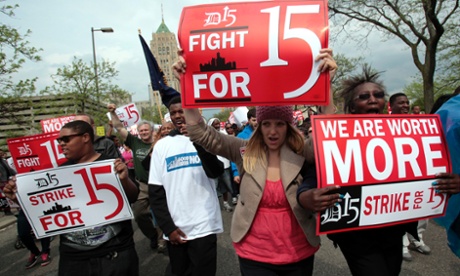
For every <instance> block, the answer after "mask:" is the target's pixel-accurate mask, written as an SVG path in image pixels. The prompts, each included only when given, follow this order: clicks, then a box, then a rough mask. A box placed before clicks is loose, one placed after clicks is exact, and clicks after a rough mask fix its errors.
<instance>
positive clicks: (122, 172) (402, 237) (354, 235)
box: [0, 49, 460, 275]
mask: <svg viewBox="0 0 460 276" xmlns="http://www.w3.org/2000/svg"><path fill="white" fill-rule="evenodd" d="M317 60H318V61H320V63H321V65H320V66H319V68H320V69H319V70H321V72H326V71H328V72H329V74H331V79H332V77H333V75H334V74H335V71H336V68H337V65H336V63H335V60H334V59H333V58H332V51H331V50H330V49H322V50H321V52H320V55H319V56H318V57H317ZM185 68H186V66H185V59H184V58H183V57H182V56H181V57H180V60H179V61H178V62H176V64H175V65H174V70H175V73H176V76H177V77H178V78H180V75H181V74H183V73H185ZM339 94H340V95H341V98H342V99H343V100H344V110H343V112H344V113H345V114H374V115H375V116H379V114H383V113H384V109H385V107H386V103H387V102H386V99H387V98H388V95H387V92H386V90H385V86H384V85H383V83H382V82H381V80H380V75H379V74H378V73H375V72H372V71H371V70H370V68H368V67H364V68H363V72H362V73H360V74H357V75H355V76H351V77H350V78H348V79H346V80H345V81H344V83H343V88H342V90H341V91H340V92H339ZM451 97H455V95H452V96H449V97H448V98H446V101H447V100H449V99H450V98H451ZM457 97H458V96H457ZM440 105H442V103H440V104H439V106H440ZM439 106H435V107H434V108H439ZM167 107H168V111H169V113H170V118H171V121H170V122H166V121H165V122H163V123H162V125H161V126H160V127H159V128H158V129H157V130H155V129H154V127H153V126H152V124H150V123H149V122H141V123H139V124H138V127H137V129H138V131H139V135H138V136H135V135H133V134H131V133H130V132H129V131H128V130H127V129H126V128H124V126H123V124H122V123H121V121H120V119H119V118H118V116H117V114H116V112H115V109H116V106H115V105H113V104H109V105H108V111H109V112H110V114H111V121H110V126H111V129H116V130H117V135H113V133H112V132H111V131H110V132H109V133H108V135H107V137H97V136H96V135H95V132H94V121H93V119H92V118H91V116H88V115H86V114H79V115H77V116H76V118H75V121H73V122H70V123H68V124H66V125H64V126H63V128H62V129H61V130H60V133H59V138H58V139H57V141H58V143H59V145H60V146H61V148H62V149H63V151H64V154H65V156H66V158H67V159H68V161H67V162H66V163H65V164H64V165H63V166H66V165H72V164H80V163H92V162H95V161H99V160H107V159H114V167H115V171H116V173H117V174H118V175H119V178H120V180H121V183H122V187H123V190H124V192H125V193H126V195H127V197H128V199H129V201H130V203H131V204H132V208H133V211H134V217H135V222H136V223H137V224H138V226H139V228H140V229H141V231H142V233H143V234H144V235H145V236H146V237H147V238H148V239H149V241H150V242H149V245H150V247H151V248H152V249H153V250H155V251H157V252H158V253H165V254H168V256H169V260H170V265H171V269H172V272H173V273H174V274H175V275H215V274H216V263H217V261H216V260H217V234H219V233H222V232H223V223H222V215H221V208H222V209H223V210H225V211H228V212H233V218H232V224H231V230H230V235H231V238H232V242H233V247H234V249H235V252H236V254H237V256H238V260H239V266H240V271H241V274H242V275H312V273H313V266H314V255H315V253H316V252H317V251H318V250H320V237H319V236H318V235H317V234H316V232H315V231H316V214H317V212H320V211H323V210H325V209H327V208H331V207H333V206H335V205H336V204H338V203H340V202H341V201H342V199H341V195H340V194H339V192H338V189H339V188H340V187H339V186H336V185H331V186H330V187H327V188H318V187H317V176H316V170H315V161H314V159H313V141H312V135H311V134H312V132H314V129H313V128H312V125H311V118H312V116H315V115H318V114H326V115H327V114H333V113H334V112H335V111H336V110H335V106H334V104H333V103H331V104H330V105H329V106H326V107H314V106H310V107H307V110H306V116H305V118H304V119H303V120H300V121H295V120H294V118H293V109H292V107H291V106H259V107H256V108H251V109H249V111H248V113H247V120H246V121H245V122H243V124H242V125H241V126H240V127H238V125H237V124H236V123H233V122H229V121H226V122H223V124H221V121H220V120H219V119H217V118H210V119H209V120H208V121H207V122H206V120H205V119H204V118H203V117H202V115H201V114H200V112H199V111H198V109H185V108H182V104H181V99H180V97H175V98H172V99H171V100H170V101H169V103H168V106H167ZM389 110H390V111H391V113H392V114H410V113H411V114H422V113H423V111H421V110H420V106H417V105H413V106H412V107H411V106H410V102H409V100H408V98H407V96H406V95H405V94H403V93H396V94H394V95H392V96H391V97H389ZM118 139H120V141H122V143H120V142H119V141H118ZM241 149H245V150H244V155H243V154H242V152H241ZM1 154H2V156H1V159H0V161H1V163H0V165H1V166H0V177H1V181H2V189H3V191H4V193H5V194H6V195H7V196H8V197H9V198H10V199H11V200H13V201H16V202H17V198H16V196H15V194H14V192H15V191H16V190H17V188H16V181H15V177H14V175H15V174H16V172H15V171H14V170H12V169H11V168H10V167H9V166H8V164H6V162H5V161H4V159H3V152H2V153H1ZM184 155H186V156H187V157H188V159H187V160H189V162H190V163H188V164H187V165H184V164H182V163H180V162H174V161H170V160H174V158H176V157H178V156H184ZM197 160H198V161H197ZM288 161H289V162H288ZM193 162H196V163H193ZM173 166H174V167H173ZM433 185H434V187H435V188H436V189H437V190H438V192H440V193H445V194H456V193H459V192H460V177H459V176H458V175H457V174H455V173H440V174H438V175H437V180H436V181H435V183H434V184H433ZM220 198H222V199H220ZM2 202H3V201H2ZM220 202H222V207H221V206H220V204H221V203H220ZM2 204H3V203H2ZM3 211H4V212H5V214H7V215H10V214H11V210H10V209H9V207H8V206H7V205H6V204H3ZM426 224H427V223H426V220H421V221H419V222H418V224H417V223H405V224H399V225H395V226H385V227H379V228H373V229H366V230H354V231H349V232H343V233H336V234H330V235H328V238H329V239H330V240H332V242H333V243H334V244H335V245H336V246H338V247H339V248H340V250H341V251H342V253H343V255H344V257H345V259H346V261H347V263H348V266H349V268H350V271H351V273H352V274H353V275H399V273H400V271H401V264H402V261H403V260H406V261H410V260H412V256H411V255H410V252H409V249H408V248H409V246H411V247H413V249H414V250H416V251H419V252H420V253H423V254H429V253H430V251H431V249H430V248H429V246H428V245H426V244H425V243H424V241H423V239H422V234H423V231H425V230H426ZM30 229H31V228H30V225H29V224H28V222H27V220H26V219H25V217H24V215H23V214H22V215H21V213H20V214H19V216H18V232H19V234H20V237H21V239H22V240H23V242H24V245H25V246H26V247H27V248H28V250H29V254H30V256H29V258H28V260H27V263H26V265H25V267H26V268H27V269H28V268H32V267H34V266H35V265H36V264H38V263H40V264H41V265H42V266H44V265H47V264H49V263H50V262H51V253H50V251H49V244H50V239H49V238H45V239H42V240H40V241H41V245H42V249H41V250H39V249H38V247H37V246H36V245H35V242H34V240H33V237H32V235H31V232H30ZM101 229H103V230H104V231H102V232H103V233H104V234H103V235H102V236H100V235H99V234H100V233H101ZM59 240H60V247H59V254H60V262H59V275H90V274H91V273H93V274H94V275H138V274H139V269H138V265H139V260H138V257H137V253H136V250H135V248H134V242H133V228H132V223H131V221H129V220H128V221H123V222H118V223H113V224H109V225H105V226H102V227H98V228H94V229H87V230H83V231H74V232H71V233H67V234H63V235H61V236H60V239H59ZM274 252H276V254H274Z"/></svg>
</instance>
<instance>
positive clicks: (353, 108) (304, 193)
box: [299, 67, 460, 276]
mask: <svg viewBox="0 0 460 276" xmlns="http://www.w3.org/2000/svg"><path fill="white" fill-rule="evenodd" d="M339 95H340V98H342V99H344V113H346V114H375V115H376V116H378V114H382V112H383V110H384V107H385V103H386V101H385V96H386V93H385V88H384V86H383V83H382V82H381V81H380V80H379V74H378V73H375V72H372V71H371V69H370V68H368V67H364V70H363V74H359V75H356V76H352V77H350V78H349V79H347V80H345V81H344V82H343V89H342V90H341V92H340V94H339ZM311 161H313V160H311ZM315 173H316V171H315V170H310V171H309V174H307V176H306V181H304V182H303V183H302V185H301V187H299V201H300V204H301V205H302V206H303V207H304V208H307V209H309V210H314V211H318V212H319V211H322V210H324V209H326V207H325V206H324V205H321V204H318V205H316V206H314V202H315V199H316V198H317V197H320V196H324V194H323V193H321V189H316V185H317V184H316V176H315ZM437 177H438V179H437V180H436V181H435V183H436V184H434V187H436V189H438V190H439V192H441V193H449V194H451V193H458V192H459V191H460V177H459V176H458V175H456V174H447V173H440V174H438V175H437ZM326 196H327V197H330V198H331V200H332V199H333V198H337V197H338V196H339V195H338V194H337V193H336V194H333V195H326ZM409 226H413V227H412V228H410V229H408V227H409ZM415 228H416V223H409V224H399V225H395V226H384V227H380V228H373V229H365V230H356V231H349V232H343V233H336V234H329V235H328V237H329V238H330V239H331V240H332V241H334V243H335V244H337V245H338V246H339V247H340V250H341V251H342V253H343V255H344V257H345V259H346V261H347V263H348V266H349V268H350V271H351V273H352V274H353V275H363V276H364V275H366V276H367V275H382V276H384V275H385V276H389V275H399V273H400V271H401V263H402V236H403V235H404V233H405V232H409V233H413V236H415V237H416V236H417V234H416V229H415ZM412 230H413V231H412Z"/></svg>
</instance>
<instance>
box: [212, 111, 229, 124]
mask: <svg viewBox="0 0 460 276" xmlns="http://www.w3.org/2000/svg"><path fill="white" fill-rule="evenodd" d="M230 112H231V110H230V109H228V108H223V109H222V111H221V112H219V113H216V114H214V115H212V116H213V118H217V119H219V120H220V121H221V122H226V121H227V120H228V117H230ZM208 119H211V118H208Z"/></svg>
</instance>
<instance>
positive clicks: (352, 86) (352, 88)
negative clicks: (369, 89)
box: [339, 64, 386, 114]
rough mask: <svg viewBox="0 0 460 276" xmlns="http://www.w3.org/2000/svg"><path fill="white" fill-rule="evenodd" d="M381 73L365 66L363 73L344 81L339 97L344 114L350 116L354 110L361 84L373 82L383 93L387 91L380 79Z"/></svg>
mask: <svg viewBox="0 0 460 276" xmlns="http://www.w3.org/2000/svg"><path fill="white" fill-rule="evenodd" d="M380 73H381V72H377V71H375V70H373V69H372V68H371V67H370V66H369V65H367V64H364V66H363V72H362V73H360V74H357V75H354V76H351V77H350V78H348V79H345V80H343V82H342V89H341V90H340V91H339V97H340V98H342V99H343V103H344V104H343V112H344V113H345V114H350V113H351V111H352V110H353V109H354V107H355V101H354V97H355V94H356V88H357V87H358V86H360V85H361V84H364V83H368V82H372V83H375V84H376V85H378V86H380V88H381V89H382V90H383V91H385V90H386V89H385V86H384V85H383V82H382V81H381V80H380V79H379V78H380ZM385 94H386V92H385Z"/></svg>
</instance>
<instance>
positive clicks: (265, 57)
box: [178, 0, 329, 107]
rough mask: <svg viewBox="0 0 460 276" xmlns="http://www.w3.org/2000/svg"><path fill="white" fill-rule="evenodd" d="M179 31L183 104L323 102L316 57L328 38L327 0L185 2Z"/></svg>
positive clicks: (324, 87) (325, 95) (324, 88)
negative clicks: (183, 64) (183, 60)
mask: <svg viewBox="0 0 460 276" xmlns="http://www.w3.org/2000/svg"><path fill="white" fill-rule="evenodd" d="M262 22H265V23H262ZM178 33H179V43H180V44H181V45H182V48H183V49H184V55H185V58H186V60H187V72H186V73H185V75H184V77H183V79H182V81H181V88H182V92H183V101H182V103H183V105H184V106H186V107H193V106H195V107H196V106H209V107H210V106H223V105H224V106H241V104H242V103H244V104H245V105H274V104H279V103H280V102H284V103H285V104H298V103H308V104H317V105H326V104H328V102H329V78H328V75H327V74H320V73H319V72H318V70H317V66H318V65H319V62H317V61H315V57H316V56H317V55H318V54H319V52H320V49H321V48H326V47H327V45H328V18H327V6H326V4H325V1H314V0H310V1H267V2H248V3H225V4H214V5H201V6H193V7H186V8H184V10H183V11H182V16H181V22H180V27H179V32H178Z"/></svg>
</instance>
